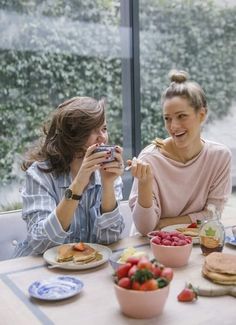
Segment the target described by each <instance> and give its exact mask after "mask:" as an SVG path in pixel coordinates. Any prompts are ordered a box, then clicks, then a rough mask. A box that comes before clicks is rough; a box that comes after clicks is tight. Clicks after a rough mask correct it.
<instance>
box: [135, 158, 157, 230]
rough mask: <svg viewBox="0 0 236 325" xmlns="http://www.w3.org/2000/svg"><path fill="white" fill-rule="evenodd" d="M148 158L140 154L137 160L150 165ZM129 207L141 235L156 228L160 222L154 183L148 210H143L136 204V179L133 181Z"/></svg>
mask: <svg viewBox="0 0 236 325" xmlns="http://www.w3.org/2000/svg"><path fill="white" fill-rule="evenodd" d="M148 157H149V155H148V154H146V153H143V152H141V153H140V155H139V157H138V158H139V159H140V160H142V161H144V162H146V163H150V162H149V159H148ZM154 193H155V194H154ZM129 205H130V208H131V211H132V217H133V221H134V224H135V227H136V229H137V230H138V231H139V232H140V233H141V234H142V235H146V234H147V233H148V232H150V231H152V230H153V229H155V228H156V226H157V224H158V222H159V220H160V215H161V204H160V201H159V189H158V188H157V184H156V183H155V182H153V200H152V206H151V207H150V208H143V207H142V206H141V205H140V204H139V203H138V180H137V179H134V182H133V186H132V189H131V192H130V197H129Z"/></svg>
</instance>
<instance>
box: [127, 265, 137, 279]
mask: <svg viewBox="0 0 236 325" xmlns="http://www.w3.org/2000/svg"><path fill="white" fill-rule="evenodd" d="M137 270H138V267H137V265H135V264H134V265H132V266H131V268H130V269H129V272H128V277H129V278H131V277H132V276H133V275H134V274H135V272H136V271H137Z"/></svg>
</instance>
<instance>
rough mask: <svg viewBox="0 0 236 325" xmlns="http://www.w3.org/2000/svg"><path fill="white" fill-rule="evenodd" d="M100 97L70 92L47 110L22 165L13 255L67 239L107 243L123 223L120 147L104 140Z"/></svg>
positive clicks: (36, 251)
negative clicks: (23, 232) (22, 231)
mask: <svg viewBox="0 0 236 325" xmlns="http://www.w3.org/2000/svg"><path fill="white" fill-rule="evenodd" d="M107 142H108V133H107V126H106V119H105V103H104V100H100V101H97V100H95V99H93V98H89V97H74V98H71V99H69V100H67V101H65V102H64V103H62V104H61V105H59V106H58V108H57V109H56V110H55V111H54V112H53V113H52V117H51V119H50V121H49V122H48V123H46V124H45V126H44V136H43V137H42V138H41V139H40V143H39V145H38V146H37V147H36V149H33V150H31V151H30V152H29V153H28V156H27V159H26V160H25V161H24V163H23V165H22V168H23V170H25V171H26V182H25V186H24V188H23V191H22V198H23V209H22V217H23V219H24V220H25V221H26V223H27V228H28V236H27V238H26V239H25V240H24V241H23V242H22V243H20V244H19V245H18V247H17V248H16V252H15V256H25V255H31V254H42V253H43V252H45V251H46V250H47V249H48V248H50V247H52V246H56V245H59V244H64V243H70V242H79V241H83V242H91V243H105V244H109V243H112V242H115V241H117V240H118V239H119V236H120V234H121V232H122V230H123V229H124V222H123V217H122V216H121V215H120V213H119V206H118V203H117V202H118V201H119V200H120V199H122V181H121V177H120V176H121V174H122V173H123V159H122V149H121V148H120V147H119V146H115V147H114V148H113V147H111V148H110V149H108V150H106V151H101V150H96V149H98V148H100V145H104V144H107Z"/></svg>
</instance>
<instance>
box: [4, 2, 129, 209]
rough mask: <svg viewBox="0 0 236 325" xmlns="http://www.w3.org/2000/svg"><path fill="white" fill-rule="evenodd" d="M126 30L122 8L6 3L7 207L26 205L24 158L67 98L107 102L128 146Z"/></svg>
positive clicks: (114, 133) (112, 128)
mask: <svg viewBox="0 0 236 325" xmlns="http://www.w3.org/2000/svg"><path fill="white" fill-rule="evenodd" d="M119 25H120V1H107V0H86V1H83V0H62V1H53V0H44V1H43V0H42V1H36V0H30V1H24V0H18V1H15V0H7V1H1V2H0V35H1V36H0V70H1V74H0V88H1V93H0V111H1V114H0V140H1V146H0V182H1V183H0V184H1V186H0V187H1V190H0V194H1V195H0V197H1V199H0V206H2V205H5V206H6V205H8V203H9V204H10V203H11V204H14V202H15V201H17V200H18V199H19V198H20V195H19V193H18V190H19V186H18V184H19V181H20V180H21V178H22V174H21V173H20V171H19V163H20V162H21V156H22V154H23V153H24V151H25V149H27V148H28V147H29V146H30V145H32V143H33V141H34V140H35V139H37V138H38V136H39V134H40V132H41V130H40V126H41V125H42V121H44V120H45V118H46V116H47V115H48V113H49V112H50V111H52V110H53V109H55V108H56V107H57V105H58V104H59V103H61V102H62V101H63V100H64V99H67V98H70V97H74V96H91V97H95V98H97V99H98V98H101V97H106V98H107V102H108V110H107V115H108V129H109V132H110V143H114V144H119V145H122V144H123V135H122V96H121V48H120V47H121V45H120V44H121V42H120V31H119ZM9 190H10V192H9ZM13 193H14V194H13ZM11 207H12V208H14V207H15V206H13V205H12V206H11ZM8 208H9V207H8Z"/></svg>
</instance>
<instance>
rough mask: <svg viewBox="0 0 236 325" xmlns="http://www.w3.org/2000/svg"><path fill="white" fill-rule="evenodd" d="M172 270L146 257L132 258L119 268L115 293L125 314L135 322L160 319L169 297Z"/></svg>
mask: <svg viewBox="0 0 236 325" xmlns="http://www.w3.org/2000/svg"><path fill="white" fill-rule="evenodd" d="M173 275H174V274H173V270H172V269H171V268H169V267H165V266H164V265H162V264H160V263H158V262H157V261H156V260H155V259H151V260H150V259H149V258H148V257H147V256H141V257H139V258H132V259H130V260H129V262H126V263H124V264H122V265H121V266H119V267H118V268H117V270H116V271H115V273H114V274H113V278H114V289H115V294H116V297H117V300H118V303H119V305H120V309H121V311H122V313H124V314H125V315H127V316H129V317H133V318H152V317H154V316H157V315H159V314H160V313H161V312H162V310H163V308H164V306H165V303H166V299H167V297H168V294H169V285H170V282H171V281H172V279H173Z"/></svg>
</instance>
